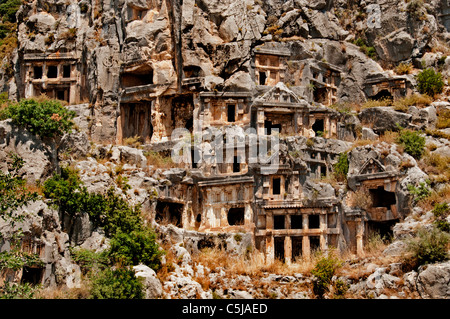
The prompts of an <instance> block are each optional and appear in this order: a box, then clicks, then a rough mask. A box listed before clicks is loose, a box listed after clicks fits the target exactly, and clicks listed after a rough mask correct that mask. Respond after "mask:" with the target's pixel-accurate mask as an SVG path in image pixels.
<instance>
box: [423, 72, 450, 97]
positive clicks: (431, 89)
mask: <svg viewBox="0 0 450 319" xmlns="http://www.w3.org/2000/svg"><path fill="white" fill-rule="evenodd" d="M417 89H418V90H419V92H420V93H422V94H427V95H429V96H434V95H436V94H439V93H442V90H443V89H444V80H443V78H442V74H441V73H439V72H435V71H434V69H432V68H428V69H425V70H423V71H422V72H420V73H419V74H418V75H417Z"/></svg>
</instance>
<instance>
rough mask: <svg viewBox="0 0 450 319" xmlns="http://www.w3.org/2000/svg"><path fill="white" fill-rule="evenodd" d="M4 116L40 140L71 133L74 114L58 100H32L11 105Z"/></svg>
mask: <svg viewBox="0 0 450 319" xmlns="http://www.w3.org/2000/svg"><path fill="white" fill-rule="evenodd" d="M6 116H7V117H9V118H11V119H12V120H13V121H14V122H15V123H17V124H18V125H21V126H23V127H25V128H27V129H28V130H29V131H30V132H31V133H33V134H37V135H39V136H40V137H41V138H53V137H58V136H62V135H64V134H65V133H69V132H71V130H72V126H73V124H74V122H73V121H72V119H73V118H74V117H75V112H74V111H69V110H68V109H67V108H65V107H64V106H62V105H61V103H60V102H59V101H58V100H42V101H38V100H36V99H33V98H32V99H24V100H21V101H20V102H19V103H11V104H10V105H9V106H8V107H7V109H6Z"/></svg>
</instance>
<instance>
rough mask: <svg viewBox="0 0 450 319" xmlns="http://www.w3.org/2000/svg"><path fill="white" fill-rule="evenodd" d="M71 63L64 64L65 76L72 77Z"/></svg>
mask: <svg viewBox="0 0 450 319" xmlns="http://www.w3.org/2000/svg"><path fill="white" fill-rule="evenodd" d="M70 69H71V68H70V65H69V64H67V65H64V66H63V78H70Z"/></svg>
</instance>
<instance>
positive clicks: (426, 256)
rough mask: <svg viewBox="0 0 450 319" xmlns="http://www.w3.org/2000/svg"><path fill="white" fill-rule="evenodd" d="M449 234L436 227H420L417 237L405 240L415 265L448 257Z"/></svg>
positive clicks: (430, 262)
mask: <svg viewBox="0 0 450 319" xmlns="http://www.w3.org/2000/svg"><path fill="white" fill-rule="evenodd" d="M449 240H450V236H449V234H447V233H445V232H443V231H441V230H439V229H437V228H434V227H433V228H432V229H431V230H429V229H424V228H422V229H420V230H419V231H418V232H417V237H416V238H414V239H412V240H409V241H408V242H407V245H408V250H409V251H410V252H411V253H412V259H413V260H414V262H415V263H416V265H417V266H420V265H426V264H432V263H436V262H440V261H444V260H447V259H448V258H449V256H448V252H447V245H448V243H449Z"/></svg>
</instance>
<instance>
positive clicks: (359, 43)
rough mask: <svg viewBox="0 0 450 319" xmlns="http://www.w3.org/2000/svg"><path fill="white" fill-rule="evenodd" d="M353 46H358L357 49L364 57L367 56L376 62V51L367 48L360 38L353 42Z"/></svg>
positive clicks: (369, 47) (372, 48)
mask: <svg viewBox="0 0 450 319" xmlns="http://www.w3.org/2000/svg"><path fill="white" fill-rule="evenodd" d="M353 44H355V45H357V46H359V49H360V50H361V52H363V53H364V54H365V55H367V56H368V57H369V58H371V59H373V60H376V59H377V51H376V50H375V48H374V47H371V46H369V45H368V44H367V43H366V41H364V40H363V39H361V38H358V39H356V40H355V41H353Z"/></svg>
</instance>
